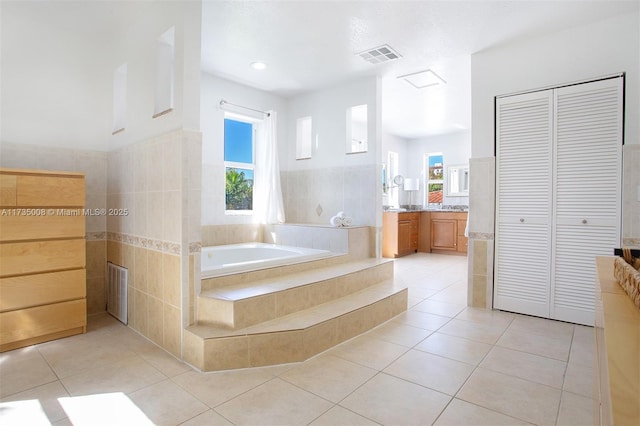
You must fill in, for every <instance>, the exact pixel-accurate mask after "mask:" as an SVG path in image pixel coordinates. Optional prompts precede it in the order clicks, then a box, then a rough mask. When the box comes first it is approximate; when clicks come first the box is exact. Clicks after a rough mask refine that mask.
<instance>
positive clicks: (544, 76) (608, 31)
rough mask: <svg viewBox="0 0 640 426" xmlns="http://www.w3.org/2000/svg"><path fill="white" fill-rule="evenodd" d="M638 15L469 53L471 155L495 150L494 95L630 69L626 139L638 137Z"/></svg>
mask: <svg viewBox="0 0 640 426" xmlns="http://www.w3.org/2000/svg"><path fill="white" fill-rule="evenodd" d="M639 21H640V19H639V15H638V14H637V13H636V14H628V15H622V16H617V17H614V18H611V19H607V20H604V21H599V22H596V23H593V24H590V25H585V26H580V27H576V28H570V29H567V30H566V31H562V32H559V33H554V34H549V35H548V36H546V37H541V38H536V39H532V40H525V41H519V42H514V43H511V44H509V45H505V46H501V47H496V48H494V49H489V50H486V51H483V52H479V53H476V54H474V55H472V57H471V93H472V141H473V142H472V149H471V152H472V155H473V157H474V158H476V157H489V156H493V155H494V97H495V96H497V95H503V94H508V93H513V92H519V91H526V90H531V89H537V88H544V87H550V86H556V85H560V84H564V83H571V82H577V81H581V80H588V79H592V78H594V77H599V76H604V75H609V74H613V73H618V72H623V71H624V72H626V73H627V78H626V94H627V96H626V99H625V102H626V105H625V107H626V116H625V119H626V120H625V138H626V140H625V143H630V144H636V143H640V140H639V133H640V132H639V126H640V121H639V120H638V117H639V116H640V81H639V79H640V33H639V28H640V25H639Z"/></svg>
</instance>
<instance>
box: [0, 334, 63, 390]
mask: <svg viewBox="0 0 640 426" xmlns="http://www.w3.org/2000/svg"><path fill="white" fill-rule="evenodd" d="M56 380H58V377H56V375H55V373H54V372H53V370H51V368H50V367H49V365H48V364H47V362H46V361H45V360H44V358H43V357H42V355H41V354H40V352H39V351H38V350H37V349H36V347H35V346H30V347H27V348H23V349H16V350H13V351H9V352H5V353H3V354H0V397H5V396H7V395H11V394H15V393H18V392H22V391H24V390H27V389H31V388H33V387H36V386H40V385H44V384H46V383H50V382H53V381H56Z"/></svg>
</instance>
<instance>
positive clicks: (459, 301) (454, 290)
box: [429, 284, 467, 305]
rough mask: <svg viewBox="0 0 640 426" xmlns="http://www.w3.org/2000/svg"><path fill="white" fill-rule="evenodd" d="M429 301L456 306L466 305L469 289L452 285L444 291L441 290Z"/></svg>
mask: <svg viewBox="0 0 640 426" xmlns="http://www.w3.org/2000/svg"><path fill="white" fill-rule="evenodd" d="M429 300H436V301H438V302H446V303H454V304H456V305H466V304H467V288H466V287H462V286H458V285H455V284H454V285H452V286H449V287H447V288H445V289H444V290H441V291H439V292H437V293H436V294H434V295H433V296H431V297H429Z"/></svg>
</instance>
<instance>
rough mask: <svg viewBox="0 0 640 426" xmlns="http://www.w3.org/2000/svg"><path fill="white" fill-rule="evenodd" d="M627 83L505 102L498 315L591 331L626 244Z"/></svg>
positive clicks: (500, 104)
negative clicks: (607, 262) (601, 270)
mask: <svg viewBox="0 0 640 426" xmlns="http://www.w3.org/2000/svg"><path fill="white" fill-rule="evenodd" d="M622 96H623V78H622V77H616V78H611V79H606V80H601V81H596V82H590V83H583V84H576V85H572V86H566V87H561V88H556V89H549V90H544V91H539V92H533V93H528V94H522V95H514V96H507V97H504V98H499V99H498V100H497V105H496V106H497V110H496V136H497V138H496V239H495V247H496V254H495V279H494V308H496V309H502V310H508V311H513V312H519V313H523V314H530V315H536V316H541V317H546V318H552V319H558V320H563V321H570V322H574V323H579V324H586V325H592V324H593V320H594V299H595V279H596V270H595V257H596V256H600V255H611V254H612V250H613V248H614V247H618V246H619V245H620V211H621V187H622V185H621V182H622V172H621V169H622V125H623V123H622V116H623V102H622Z"/></svg>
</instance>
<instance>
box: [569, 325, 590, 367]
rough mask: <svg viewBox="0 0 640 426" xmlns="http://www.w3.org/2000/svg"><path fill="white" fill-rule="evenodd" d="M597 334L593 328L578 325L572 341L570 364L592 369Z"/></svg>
mask: <svg viewBox="0 0 640 426" xmlns="http://www.w3.org/2000/svg"><path fill="white" fill-rule="evenodd" d="M594 340H595V334H594V330H593V327H585V326H581V325H576V326H575V329H574V332H573V340H572V341H571V352H570V353H569V364H572V365H579V366H582V367H592V366H593V363H594V349H595V341H594Z"/></svg>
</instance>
